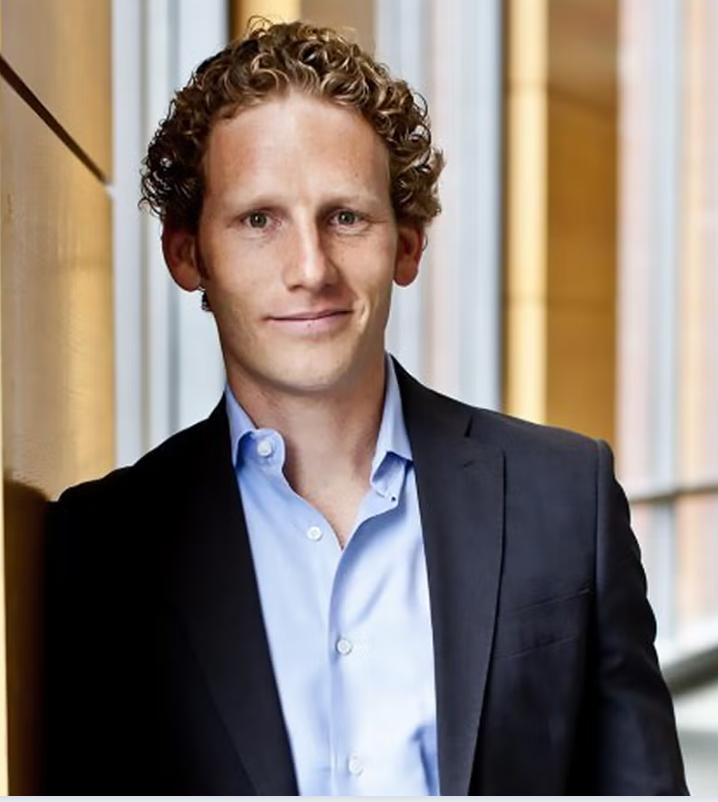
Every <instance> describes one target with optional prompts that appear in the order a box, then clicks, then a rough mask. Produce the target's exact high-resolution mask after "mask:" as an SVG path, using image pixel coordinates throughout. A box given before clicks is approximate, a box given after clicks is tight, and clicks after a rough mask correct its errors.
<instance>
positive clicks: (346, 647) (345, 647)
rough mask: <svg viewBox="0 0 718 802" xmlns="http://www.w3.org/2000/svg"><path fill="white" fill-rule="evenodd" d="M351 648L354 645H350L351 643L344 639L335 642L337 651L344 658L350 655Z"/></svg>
mask: <svg viewBox="0 0 718 802" xmlns="http://www.w3.org/2000/svg"><path fill="white" fill-rule="evenodd" d="M353 648H354V645H353V644H352V642H351V641H350V640H347V639H346V638H339V640H338V641H337V651H338V652H339V654H341V655H344V656H346V655H348V654H351V650H352V649H353Z"/></svg>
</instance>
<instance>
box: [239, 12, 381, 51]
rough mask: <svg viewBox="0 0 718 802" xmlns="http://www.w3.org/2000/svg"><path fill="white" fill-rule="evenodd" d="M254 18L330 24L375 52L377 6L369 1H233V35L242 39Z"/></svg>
mask: <svg viewBox="0 0 718 802" xmlns="http://www.w3.org/2000/svg"><path fill="white" fill-rule="evenodd" d="M254 15H259V16H265V17H269V18H270V19H272V20H282V21H284V22H289V21H290V20H293V19H300V18H301V19H306V20H309V21H310V22H314V23H317V24H319V25H329V26H330V27H332V28H337V29H338V30H341V31H347V32H349V33H351V34H352V35H355V36H356V40H357V41H358V42H359V44H361V45H362V47H365V48H367V49H369V50H371V51H373V50H374V44H375V43H374V3H373V2H368V0H232V36H233V37H238V36H241V34H242V32H243V31H244V29H245V26H246V24H247V20H248V19H249V18H250V17H252V16H254Z"/></svg>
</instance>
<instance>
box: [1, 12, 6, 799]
mask: <svg viewBox="0 0 718 802" xmlns="http://www.w3.org/2000/svg"><path fill="white" fill-rule="evenodd" d="M0 42H2V5H0ZM2 122H3V118H2V108H0V153H2V150H3V144H4V142H3V139H4V137H3V129H2ZM0 197H2V165H1V164H0ZM1 292H2V226H0V293H1ZM2 322H3V321H2V306H1V305H0V420H2V368H3V362H2ZM2 447H3V443H2V426H0V454H2V453H3V452H2ZM3 467H4V465H3ZM4 495H5V494H4V487H3V485H2V484H0V543H2V544H3V548H0V795H2V796H7V794H8V749H7V746H8V744H7V736H8V716H7V670H6V666H7V649H6V635H7V633H6V628H5V616H6V611H5V549H4V545H5V498H4Z"/></svg>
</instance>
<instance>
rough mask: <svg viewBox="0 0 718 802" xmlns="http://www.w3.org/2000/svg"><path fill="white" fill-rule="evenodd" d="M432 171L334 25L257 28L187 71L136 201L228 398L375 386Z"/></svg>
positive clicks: (413, 134)
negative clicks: (198, 316) (188, 301)
mask: <svg viewBox="0 0 718 802" xmlns="http://www.w3.org/2000/svg"><path fill="white" fill-rule="evenodd" d="M441 166H442V159H441V155H440V154H439V153H438V152H437V151H436V150H435V149H434V148H433V147H432V146H431V137H430V133H429V129H428V127H427V120H426V113H425V110H424V109H423V107H422V106H420V105H419V104H417V102H416V101H415V100H414V96H413V95H412V93H411V91H410V90H409V88H408V87H407V85H406V84H405V83H404V82H403V81H398V80H394V79H392V78H390V77H389V75H388V73H387V72H386V70H385V69H384V68H382V67H380V66H378V65H376V64H375V63H374V62H373V61H372V60H371V59H370V58H369V57H368V56H367V55H366V54H364V53H363V52H362V51H361V50H360V49H359V48H358V47H357V46H355V45H352V44H350V43H348V42H347V41H345V40H344V39H342V38H341V37H340V36H338V35H337V34H336V33H334V32H333V31H330V30H327V29H317V28H314V27H312V26H309V25H306V24H304V23H292V24H288V25H274V26H270V27H267V28H261V29H257V30H255V31H254V32H253V33H251V34H250V36H249V38H248V39H246V40H245V41H244V42H242V43H238V44H233V45H231V46H229V47H228V48H227V49H225V50H223V51H222V52H221V53H220V54H219V55H217V56H215V57H213V58H212V59H210V60H208V61H206V62H205V63H204V64H203V65H201V66H200V67H199V68H198V70H197V72H196V74H195V75H194V76H193V78H192V80H191V81H190V83H189V85H188V86H187V87H185V88H184V89H183V90H181V91H180V92H178V94H177V96H176V98H175V100H174V102H173V104H172V107H171V109H170V115H169V117H168V119H167V120H165V121H164V122H163V123H162V124H161V126H160V129H159V131H158V132H157V134H156V136H155V138H154V140H153V142H152V144H151V146H150V149H149V153H148V155H147V158H146V160H145V172H144V175H143V188H144V199H145V202H146V203H147V204H149V205H150V206H151V207H152V208H153V209H154V210H155V211H156V212H157V213H158V214H159V215H160V217H161V219H162V221H163V234H162V242H163V249H164V255H165V259H166V261H167V264H168V266H169V269H170V271H171V273H172V276H173V278H174V279H175V281H176V282H177V284H179V286H180V287H182V288H183V289H185V290H187V291H190V292H191V291H194V290H198V289H199V290H203V300H204V301H206V302H207V306H208V307H209V308H211V310H212V312H213V314H214V318H215V321H216V324H217V329H218V332H219V337H220V341H221V344H222V350H223V354H224V360H225V366H226V369H227V374H228V378H229V381H230V384H231V386H232V388H233V390H234V391H235V394H237V393H238V391H239V390H240V388H241V392H242V393H244V396H245V402H246V396H247V394H248V393H250V392H253V393H254V394H255V397H256V396H257V395H260V396H262V397H264V398H268V397H272V398H276V397H277V394H279V395H284V396H287V395H297V394H300V395H306V394H311V395H313V396H317V395H318V394H319V395H323V396H324V397H326V398H329V397H337V395H338V394H343V395H344V396H345V397H350V396H352V397H353V396H354V395H356V393H357V392H360V391H362V389H366V388H370V387H372V386H373V387H374V388H375V389H376V387H377V386H378V384H379V382H381V380H382V376H383V355H384V331H385V328H386V322H387V319H388V315H389V307H390V302H391V293H392V285H393V284H398V285H401V286H406V285H408V284H410V283H411V282H412V281H413V280H414V279H415V278H416V275H417V271H418V265H419V259H420V256H421V250H422V245H423V241H424V232H425V228H426V225H427V223H428V222H429V221H430V220H431V218H432V217H434V216H435V215H436V214H437V213H438V211H439V204H438V199H437V195H436V183H437V178H438V175H439V172H440V170H441Z"/></svg>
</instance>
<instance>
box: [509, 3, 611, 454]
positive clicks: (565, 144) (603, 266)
mask: <svg viewBox="0 0 718 802" xmlns="http://www.w3.org/2000/svg"><path fill="white" fill-rule="evenodd" d="M508 10H509V14H508V23H509V24H508V28H507V39H508V58H507V66H508V81H507V97H506V109H507V123H508V125H507V127H508V143H507V150H506V153H507V157H506V158H507V164H506V175H507V184H506V189H507V191H506V205H505V210H506V223H505V226H506V264H507V279H506V309H505V320H506V342H507V349H506V357H507V365H506V373H505V377H506V388H505V396H506V399H507V409H508V411H509V412H511V413H513V414H516V415H519V416H522V417H528V418H531V419H533V420H537V421H539V422H544V423H552V424H555V425H559V426H565V427H568V428H572V429H577V430H579V431H582V432H585V433H587V434H590V435H593V436H597V437H604V438H606V439H608V440H609V441H610V440H612V439H613V437H614V416H615V364H616V357H615V350H616V334H615V329H616V313H615V303H616V262H617V225H616V220H617V147H616V137H617V113H618V112H617V102H616V99H617V90H616V81H617V71H618V56H617V49H618V30H617V0H511V1H510V3H509V4H508Z"/></svg>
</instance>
